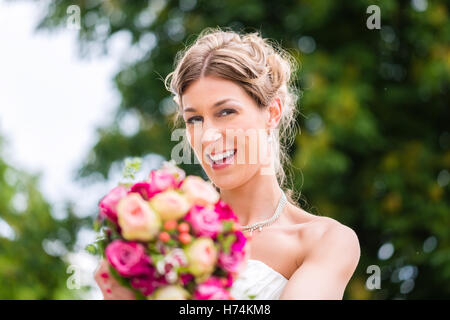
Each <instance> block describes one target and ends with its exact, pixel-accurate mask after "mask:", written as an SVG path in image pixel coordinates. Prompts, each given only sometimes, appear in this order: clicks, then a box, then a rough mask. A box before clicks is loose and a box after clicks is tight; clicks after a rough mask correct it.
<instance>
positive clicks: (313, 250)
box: [291, 206, 360, 269]
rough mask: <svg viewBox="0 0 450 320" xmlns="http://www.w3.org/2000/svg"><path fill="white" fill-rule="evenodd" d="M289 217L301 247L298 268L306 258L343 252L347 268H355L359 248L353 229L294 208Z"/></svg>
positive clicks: (330, 219) (327, 218) (358, 256)
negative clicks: (292, 220)
mask: <svg viewBox="0 0 450 320" xmlns="http://www.w3.org/2000/svg"><path fill="white" fill-rule="evenodd" d="M291 216H292V217H294V219H295V222H294V223H295V225H296V230H297V234H298V237H299V241H300V243H301V244H302V247H303V250H302V254H301V255H300V257H299V260H298V262H297V265H298V266H300V265H301V264H302V263H303V261H304V260H305V259H306V258H307V257H310V258H313V259H317V258H323V257H326V256H328V257H330V256H332V255H334V254H335V253H336V252H339V253H340V254H341V253H342V252H345V256H346V257H348V259H349V261H348V262H347V263H346V265H347V267H348V268H350V269H351V268H353V267H356V265H357V263H358V261H359V258H360V246H359V239H358V236H357V234H356V232H355V231H354V230H353V229H351V228H350V227H348V226H346V225H344V224H342V223H341V222H339V221H337V220H335V219H333V218H330V217H326V216H317V215H313V214H311V213H308V212H306V211H305V210H303V209H301V208H298V207H295V206H292V208H291ZM333 252H334V253H333ZM341 261H343V260H342V259H341Z"/></svg>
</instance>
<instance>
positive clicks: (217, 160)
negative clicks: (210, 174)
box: [207, 149, 237, 165]
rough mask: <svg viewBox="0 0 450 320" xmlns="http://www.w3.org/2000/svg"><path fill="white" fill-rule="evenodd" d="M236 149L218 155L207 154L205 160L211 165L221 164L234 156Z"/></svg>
mask: <svg viewBox="0 0 450 320" xmlns="http://www.w3.org/2000/svg"><path fill="white" fill-rule="evenodd" d="M236 151H237V149H234V150H229V151H226V152H222V153H220V154H214V155H211V154H208V155H207V158H208V161H209V163H210V164H211V165H217V164H223V163H226V162H227V161H228V160H230V159H231V158H233V157H234V156H235V155H236Z"/></svg>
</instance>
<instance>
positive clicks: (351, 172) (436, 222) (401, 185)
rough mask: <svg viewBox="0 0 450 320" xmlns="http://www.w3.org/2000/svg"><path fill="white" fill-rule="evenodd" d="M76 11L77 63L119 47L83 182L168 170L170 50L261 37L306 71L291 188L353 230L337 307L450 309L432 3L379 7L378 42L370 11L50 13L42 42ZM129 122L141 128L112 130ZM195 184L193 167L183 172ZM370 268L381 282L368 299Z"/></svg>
mask: <svg viewBox="0 0 450 320" xmlns="http://www.w3.org/2000/svg"><path fill="white" fill-rule="evenodd" d="M74 4H76V5H78V6H79V7H80V9H81V29H80V30H79V43H80V53H81V55H89V54H92V53H97V52H99V50H98V49H99V48H100V49H101V50H100V52H102V53H107V52H108V44H109V43H110V41H111V40H112V39H113V38H115V37H117V36H118V35H119V34H121V35H122V36H124V35H128V36H129V37H130V38H131V44H130V48H129V51H128V57H129V60H130V61H131V62H128V63H127V64H124V65H123V66H122V68H121V70H120V71H119V72H118V73H117V75H116V77H115V78H114V81H115V84H116V87H117V89H118V91H119V92H120V95H121V103H120V108H119V109H118V112H117V114H116V118H115V120H114V122H113V123H111V124H110V126H108V127H106V128H100V129H99V140H98V142H97V144H96V145H95V146H94V148H93V149H92V152H91V153H90V154H89V155H88V156H87V157H86V162H85V163H84V165H83V166H82V168H81V169H80V177H87V176H89V175H91V174H93V173H101V174H102V175H103V176H104V177H106V176H107V174H108V170H109V168H110V166H111V164H112V163H113V162H114V161H117V160H121V159H123V157H124V156H134V155H135V156H142V155H145V154H147V153H152V152H153V153H158V154H161V155H163V156H165V157H166V158H169V157H170V152H171V149H172V147H173V146H174V145H175V144H176V143H177V142H169V141H170V140H171V139H170V133H171V129H172V127H171V122H170V115H171V113H172V112H173V111H174V104H173V103H172V100H171V97H170V96H169V95H168V92H167V91H166V90H165V88H164V86H163V82H162V78H163V77H165V76H166V75H167V74H168V73H169V72H171V71H172V69H173V61H174V57H175V54H176V52H177V51H178V50H180V49H183V48H184V46H185V45H186V44H189V43H190V42H191V41H193V40H194V39H195V35H196V34H198V33H199V32H200V31H201V30H203V29H204V28H205V27H208V26H227V27H231V28H233V29H235V30H238V31H254V30H260V31H261V32H262V34H263V36H264V37H269V38H272V39H274V40H276V41H278V42H279V43H281V44H282V45H283V47H285V48H286V49H288V50H289V51H290V52H292V54H294V55H295V57H296V58H297V59H298V60H299V61H300V63H301V66H302V67H301V69H300V70H298V78H299V80H298V84H299V87H300V88H301V92H300V93H301V94H302V99H301V100H300V105H299V108H301V111H302V112H301V114H302V115H303V117H302V118H299V119H298V121H299V123H300V124H301V128H302V129H304V130H302V132H301V134H299V135H298V138H297V143H296V145H295V146H293V148H292V149H291V156H292V158H293V160H294V161H293V164H294V167H295V168H299V169H300V170H297V171H295V183H296V187H297V189H298V190H301V192H302V195H303V199H304V202H305V203H304V206H305V207H306V209H308V208H307V206H308V204H307V203H306V200H305V199H306V198H308V199H309V203H310V204H311V205H312V207H311V212H312V213H316V214H320V215H325V216H330V217H333V218H335V219H337V220H338V221H341V222H342V223H344V224H346V225H349V226H350V227H352V228H353V229H354V230H355V231H356V232H357V234H358V236H359V239H360V243H361V252H362V256H361V260H360V263H359V266H358V269H357V271H356V273H355V275H354V277H353V278H352V280H351V282H350V284H349V287H348V290H347V291H346V293H345V296H344V298H348V299H393V298H396V299H406V298H413V299H420V298H443V297H446V298H448V297H450V243H449V241H450V238H449V225H450V215H449V212H450V203H449V202H450V201H449V199H450V197H449V180H450V173H449V167H450V133H449V126H448V123H449V119H450V112H449V108H448V101H450V99H449V97H448V95H449V93H448V88H449V78H450V72H449V71H450V50H449V49H450V44H449V39H450V22H449V19H448V5H447V4H446V3H445V2H441V1H427V0H422V1H394V0H380V1H377V2H376V4H377V5H378V6H379V7H380V12H381V29H379V30H378V29H373V30H370V29H368V28H367V27H366V20H367V19H368V18H369V16H370V14H368V13H366V9H367V7H368V6H369V5H372V4H373V1H367V0H364V1H332V0H320V1H304V0H298V1H271V0H247V1H244V2H243V1H236V0H230V1H219V0H208V1H205V0H198V1H196V0H180V1H164V0H153V1H124V0H110V1H96V0H90V1H87V0H86V1H74V0H70V1H69V0H59V1H51V2H49V3H48V7H46V8H45V10H44V13H45V14H44V18H43V19H42V21H41V23H40V25H39V28H40V29H54V28H57V27H65V26H66V23H67V18H68V16H67V13H66V12H67V8H68V7H69V6H70V5H74ZM129 114H133V115H135V116H136V115H137V116H138V119H139V123H140V128H139V130H138V132H137V133H135V134H133V135H127V134H124V133H123V132H122V131H121V130H120V123H121V121H123V119H124V117H125V116H126V115H129ZM184 169H186V170H187V171H188V173H194V174H199V173H201V169H200V168H199V166H187V167H186V166H185V167H184ZM369 265H378V266H380V267H381V269H382V283H381V289H380V290H373V291H370V290H367V288H366V287H365V281H366V279H367V278H368V276H369V274H367V273H366V269H367V267H368V266H369Z"/></svg>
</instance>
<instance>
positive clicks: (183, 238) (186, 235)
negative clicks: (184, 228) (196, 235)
mask: <svg viewBox="0 0 450 320" xmlns="http://www.w3.org/2000/svg"><path fill="white" fill-rule="evenodd" d="M178 239H179V240H180V242H181V243H184V244H187V243H189V242H191V240H192V237H191V235H190V234H189V233H187V232H183V233H180V235H179V236H178Z"/></svg>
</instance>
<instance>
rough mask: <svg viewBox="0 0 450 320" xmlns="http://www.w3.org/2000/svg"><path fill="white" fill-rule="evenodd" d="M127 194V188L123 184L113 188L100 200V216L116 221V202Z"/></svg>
mask: <svg viewBox="0 0 450 320" xmlns="http://www.w3.org/2000/svg"><path fill="white" fill-rule="evenodd" d="M126 195H127V189H126V188H125V187H124V186H117V187H115V188H113V189H112V190H111V191H110V192H109V193H108V194H107V195H106V196H104V197H103V199H102V200H100V203H99V207H100V217H105V218H108V219H110V220H111V221H113V222H114V223H117V204H118V203H119V201H120V200H121V199H122V198H123V197H125V196H126Z"/></svg>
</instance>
